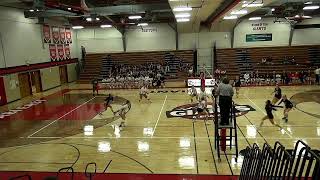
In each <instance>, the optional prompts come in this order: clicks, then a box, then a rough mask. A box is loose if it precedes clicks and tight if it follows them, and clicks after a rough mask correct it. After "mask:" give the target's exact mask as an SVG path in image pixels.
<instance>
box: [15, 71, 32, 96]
mask: <svg viewBox="0 0 320 180" xmlns="http://www.w3.org/2000/svg"><path fill="white" fill-rule="evenodd" d="M18 79H19V86H20V94H21V98H24V97H27V96H30V95H32V86H31V82H30V76H29V73H28V72H26V73H20V74H19V75H18Z"/></svg>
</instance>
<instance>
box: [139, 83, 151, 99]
mask: <svg viewBox="0 0 320 180" xmlns="http://www.w3.org/2000/svg"><path fill="white" fill-rule="evenodd" d="M148 93H149V92H148V88H147V86H146V85H142V87H141V89H140V92H139V96H140V99H139V102H140V101H141V100H142V97H144V98H146V99H147V100H148V101H150V98H148ZM150 102H151V101H150Z"/></svg>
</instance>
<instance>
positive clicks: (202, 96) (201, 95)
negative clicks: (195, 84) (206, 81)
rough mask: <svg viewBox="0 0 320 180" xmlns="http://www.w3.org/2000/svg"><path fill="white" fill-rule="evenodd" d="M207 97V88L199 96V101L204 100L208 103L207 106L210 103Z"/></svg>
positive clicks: (202, 89)
mask: <svg viewBox="0 0 320 180" xmlns="http://www.w3.org/2000/svg"><path fill="white" fill-rule="evenodd" d="M207 97H208V95H207V93H206V91H205V88H201V91H200V93H199V95H198V100H199V101H201V99H204V101H206V104H207V103H208V100H207Z"/></svg>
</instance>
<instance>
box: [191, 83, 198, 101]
mask: <svg viewBox="0 0 320 180" xmlns="http://www.w3.org/2000/svg"><path fill="white" fill-rule="evenodd" d="M194 97H195V98H196V100H197V99H198V92H197V89H196V88H195V87H194V85H192V87H191V89H190V100H191V102H193V98H194Z"/></svg>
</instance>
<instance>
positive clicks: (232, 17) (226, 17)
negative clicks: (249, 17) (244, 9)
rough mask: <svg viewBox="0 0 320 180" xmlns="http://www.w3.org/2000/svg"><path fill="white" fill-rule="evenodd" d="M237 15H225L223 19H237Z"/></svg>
mask: <svg viewBox="0 0 320 180" xmlns="http://www.w3.org/2000/svg"><path fill="white" fill-rule="evenodd" d="M237 18H238V16H225V17H223V19H237Z"/></svg>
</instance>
